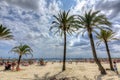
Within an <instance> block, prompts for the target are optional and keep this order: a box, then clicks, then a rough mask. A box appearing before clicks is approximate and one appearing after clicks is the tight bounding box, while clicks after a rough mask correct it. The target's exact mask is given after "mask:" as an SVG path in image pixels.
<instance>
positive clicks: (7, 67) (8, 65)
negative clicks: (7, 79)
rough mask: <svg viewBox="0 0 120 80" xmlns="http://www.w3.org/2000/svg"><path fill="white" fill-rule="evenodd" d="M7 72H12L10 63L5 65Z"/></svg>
mask: <svg viewBox="0 0 120 80" xmlns="http://www.w3.org/2000/svg"><path fill="white" fill-rule="evenodd" d="M5 70H11V64H10V63H9V61H8V62H7V63H5Z"/></svg>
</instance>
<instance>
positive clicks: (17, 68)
mask: <svg viewBox="0 0 120 80" xmlns="http://www.w3.org/2000/svg"><path fill="white" fill-rule="evenodd" d="M21 57H22V56H21V55H20V56H19V59H18V65H17V67H16V70H17V71H19V70H20V68H19V65H20V60H21Z"/></svg>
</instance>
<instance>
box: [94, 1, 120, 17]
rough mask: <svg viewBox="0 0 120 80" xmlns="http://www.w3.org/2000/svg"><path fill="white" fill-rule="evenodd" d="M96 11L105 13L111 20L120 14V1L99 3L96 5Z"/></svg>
mask: <svg viewBox="0 0 120 80" xmlns="http://www.w3.org/2000/svg"><path fill="white" fill-rule="evenodd" d="M96 9H100V10H103V11H105V13H107V14H108V15H109V17H110V18H115V17H117V16H119V14H120V0H105V1H99V2H98V3H97V4H96Z"/></svg>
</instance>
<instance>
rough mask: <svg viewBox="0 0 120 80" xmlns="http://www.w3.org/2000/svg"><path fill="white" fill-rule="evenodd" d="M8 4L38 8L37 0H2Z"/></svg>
mask: <svg viewBox="0 0 120 80" xmlns="http://www.w3.org/2000/svg"><path fill="white" fill-rule="evenodd" d="M4 1H6V2H7V3H8V4H10V5H17V6H20V7H22V8H25V9H26V8H27V9H33V10H37V9H38V8H39V0H4Z"/></svg>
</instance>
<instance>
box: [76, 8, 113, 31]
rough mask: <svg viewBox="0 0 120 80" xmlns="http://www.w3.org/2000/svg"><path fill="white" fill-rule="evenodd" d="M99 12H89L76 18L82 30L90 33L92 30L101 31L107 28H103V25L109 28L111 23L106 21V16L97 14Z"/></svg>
mask: <svg viewBox="0 0 120 80" xmlns="http://www.w3.org/2000/svg"><path fill="white" fill-rule="evenodd" d="M99 12H100V11H94V12H92V10H90V11H89V12H85V15H83V16H81V15H79V16H78V19H79V22H80V24H81V26H82V27H83V28H84V29H87V30H88V31H90V32H92V31H94V29H96V28H97V29H102V28H107V27H103V25H106V26H111V23H110V22H109V21H108V20H107V18H106V16H105V15H103V14H99Z"/></svg>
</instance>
